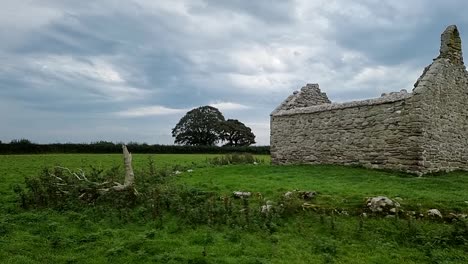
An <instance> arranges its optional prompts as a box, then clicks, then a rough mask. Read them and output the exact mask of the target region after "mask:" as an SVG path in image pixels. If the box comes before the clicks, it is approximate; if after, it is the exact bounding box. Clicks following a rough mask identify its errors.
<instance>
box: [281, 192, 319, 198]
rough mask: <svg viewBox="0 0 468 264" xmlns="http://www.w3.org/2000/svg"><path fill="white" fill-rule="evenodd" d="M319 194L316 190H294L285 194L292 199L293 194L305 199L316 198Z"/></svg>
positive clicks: (285, 196)
mask: <svg viewBox="0 0 468 264" xmlns="http://www.w3.org/2000/svg"><path fill="white" fill-rule="evenodd" d="M316 195H317V192H315V191H298V190H293V191H288V192H286V193H285V194H284V198H286V199H290V198H292V197H293V196H297V197H299V198H301V199H304V200H312V199H313V198H315V196H316Z"/></svg>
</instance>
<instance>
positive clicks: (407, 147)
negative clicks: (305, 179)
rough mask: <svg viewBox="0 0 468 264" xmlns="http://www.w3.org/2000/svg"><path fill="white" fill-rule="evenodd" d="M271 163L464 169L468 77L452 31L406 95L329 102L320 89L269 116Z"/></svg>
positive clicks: (467, 161) (310, 88) (467, 164)
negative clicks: (437, 54) (435, 56)
mask: <svg viewBox="0 0 468 264" xmlns="http://www.w3.org/2000/svg"><path fill="white" fill-rule="evenodd" d="M271 157H272V162H273V163H274V164H300V163H305V164H343V165H363V166H365V167H369V168H379V169H392V170H401V171H406V172H410V173H415V174H418V175H422V174H426V173H432V172H437V171H452V170H468V73H467V71H466V69H465V65H464V63H463V56H462V47H461V39H460V35H459V32H458V29H457V27H456V26H449V27H448V28H447V29H446V30H445V31H444V33H443V34H442V36H441V47H440V55H439V56H438V57H437V58H435V59H434V61H433V63H432V64H431V65H429V66H428V67H426V68H425V69H424V71H423V74H422V76H421V77H420V78H419V79H418V80H417V82H416V83H415V85H414V88H413V91H412V93H408V92H407V91H406V90H402V91H400V92H394V93H389V94H382V96H381V97H380V98H374V99H368V100H363V101H355V102H346V103H331V102H330V100H329V99H328V97H327V95H326V94H325V93H322V92H321V91H320V89H319V86H318V84H307V85H306V86H305V87H303V88H302V89H301V91H300V92H294V94H293V95H291V96H289V97H288V98H287V99H286V100H285V101H284V102H283V103H282V104H281V105H280V106H279V107H278V108H276V109H275V110H274V111H273V112H272V113H271Z"/></svg>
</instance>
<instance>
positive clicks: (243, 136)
mask: <svg viewBox="0 0 468 264" xmlns="http://www.w3.org/2000/svg"><path fill="white" fill-rule="evenodd" d="M220 138H221V140H223V141H226V142H227V143H226V144H225V146H235V147H237V146H250V145H252V144H255V135H254V133H252V130H251V129H250V128H249V127H247V126H246V125H244V123H242V122H240V121H239V120H237V119H228V120H227V121H225V122H223V123H222V124H221V134H220Z"/></svg>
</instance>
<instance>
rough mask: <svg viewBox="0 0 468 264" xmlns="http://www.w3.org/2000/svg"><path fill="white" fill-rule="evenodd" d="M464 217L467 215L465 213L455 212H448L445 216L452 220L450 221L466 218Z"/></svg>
mask: <svg viewBox="0 0 468 264" xmlns="http://www.w3.org/2000/svg"><path fill="white" fill-rule="evenodd" d="M466 218H467V215H466V214H455V213H450V214H449V215H448V216H447V219H448V220H452V222H455V221H460V220H464V219H466Z"/></svg>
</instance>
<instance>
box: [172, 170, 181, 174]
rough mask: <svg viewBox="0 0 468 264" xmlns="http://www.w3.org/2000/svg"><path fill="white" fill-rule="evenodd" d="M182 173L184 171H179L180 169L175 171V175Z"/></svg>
mask: <svg viewBox="0 0 468 264" xmlns="http://www.w3.org/2000/svg"><path fill="white" fill-rule="evenodd" d="M181 173H182V172H181V171H178V170H176V171H174V174H175V175H179V174H181Z"/></svg>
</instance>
